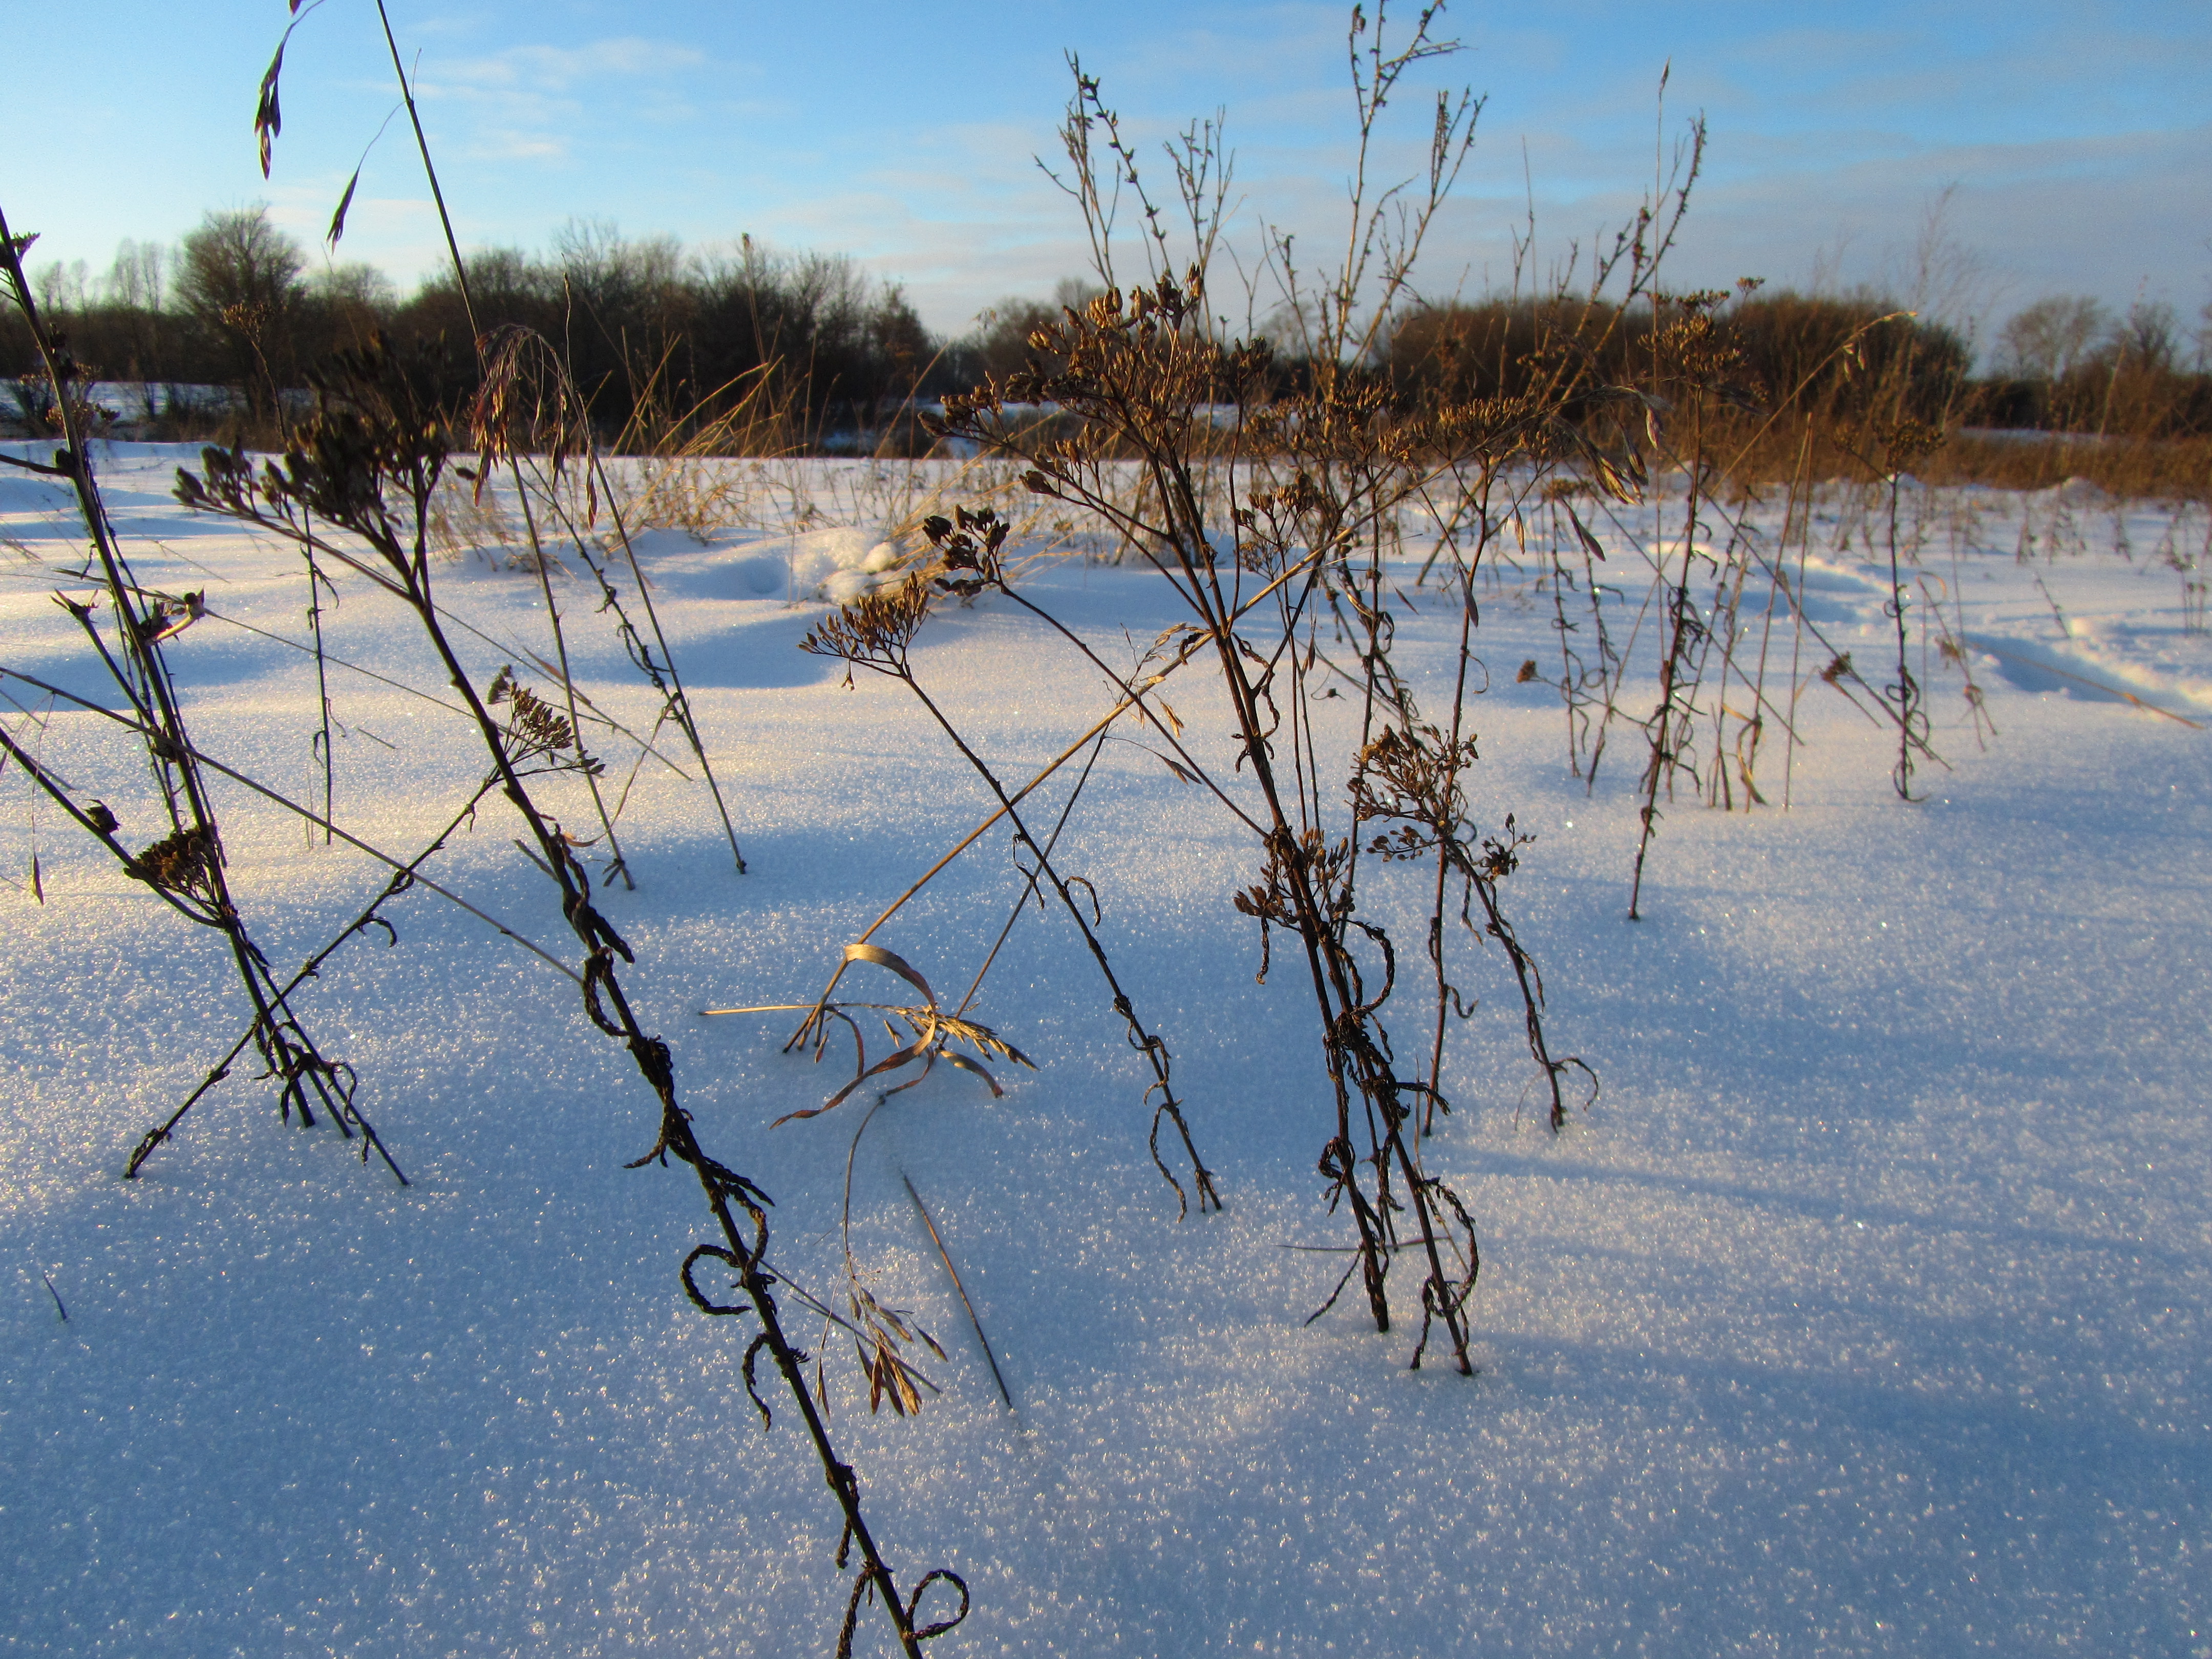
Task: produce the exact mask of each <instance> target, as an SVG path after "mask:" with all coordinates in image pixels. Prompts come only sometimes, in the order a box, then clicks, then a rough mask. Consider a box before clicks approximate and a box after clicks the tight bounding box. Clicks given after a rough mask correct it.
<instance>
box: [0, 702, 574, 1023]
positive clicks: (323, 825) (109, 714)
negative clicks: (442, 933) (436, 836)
mask: <svg viewBox="0 0 2212 1659" xmlns="http://www.w3.org/2000/svg"><path fill="white" fill-rule="evenodd" d="M0 677H5V678H9V679H17V680H21V681H22V682H23V683H24V684H26V685H33V686H36V687H38V688H39V690H42V691H45V692H46V693H47V694H48V695H49V696H56V697H60V698H63V699H64V700H65V701H67V702H72V703H75V704H76V706H77V707H78V708H82V709H85V710H87V711H88V713H91V714H102V715H105V716H106V718H107V719H109V720H113V721H115V722H116V723H117V724H118V725H120V726H125V727H127V728H129V729H130V730H131V731H132V732H137V734H138V735H139V736H141V737H144V738H151V737H153V736H154V735H155V732H154V728H152V727H151V726H144V725H142V724H140V723H139V722H138V721H137V720H132V719H131V717H130V716H128V715H126V714H118V713H116V711H115V710H113V709H112V708H102V707H101V706H100V704H98V703H96V702H91V701H89V700H88V699H86V698H83V697H80V696H76V694H75V693H73V692H69V691H64V690H62V689H61V688H60V687H58V686H54V685H49V684H46V681H44V680H41V679H38V678H33V676H31V675H29V674H26V673H22V672H21V671H18V670H15V669H12V668H5V667H0ZM191 757H192V760H193V761H194V763H196V764H197V765H200V766H204V767H205V768H206V769H208V770H209V771H210V772H215V773H219V774H220V775H222V776H224V777H226V778H228V779H229V780H230V781H232V782H233V783H237V784H242V785H244V786H245V787H246V788H248V789H251V790H252V791H253V793H255V794H257V795H259V796H261V797H262V798H263V799H265V800H268V801H270V802H271V803H273V804H274V805H278V806H281V807H283V809H284V810H285V811H288V812H290V813H293V814H294V815H295V816H296V817H300V818H301V819H302V820H304V821H305V822H306V823H307V824H309V825H310V826H311V827H313V828H315V829H323V830H325V831H327V832H329V833H330V834H331V835H332V836H336V837H337V839H338V840H340V841H342V842H345V844H346V845H347V846H349V847H350V848H354V849H355V850H356V852H362V853H366V854H368V855H369V857H371V858H373V859H374V860H376V861H377V862H378V863H380V864H382V865H384V866H386V867H388V868H390V869H392V870H401V871H411V873H412V876H413V881H414V884H415V885H416V886H417V887H420V888H422V889H423V890H426V891H428V892H432V893H435V894H436V895H437V896H439V897H440V898H441V899H443V900H445V901H446V902H447V903H448V904H451V905H453V906H455V907H456V908H459V909H462V910H465V911H466V912H468V914H469V915H472V916H474V917H475V918H476V919H477V921H481V922H482V923H483V924H484V926H486V927H489V928H490V929H491V930H492V932H494V933H497V934H498V935H499V936H500V937H501V939H513V941H514V942H515V943H516V944H517V945H520V946H521V947H522V948H523V949H524V950H526V951H529V952H530V953H531V954H532V956H534V957H537V958H538V960H539V961H541V962H543V963H544V964H545V965H546V966H547V967H549V968H550V969H553V970H554V971H555V972H556V973H559V974H562V975H566V976H567V977H568V979H569V980H571V981H574V983H576V984H577V985H581V984H582V983H583V982H584V981H583V976H582V975H580V974H578V973H577V972H576V970H575V969H573V968H571V967H570V966H569V965H568V963H565V962H563V961H562V960H561V958H560V957H556V956H555V955H553V954H552V952H550V951H547V950H545V949H544V948H543V947H542V946H540V945H538V944H536V943H535V942H534V941H532V939H527V938H526V937H525V936H524V935H522V934H520V933H516V932H515V931H514V929H513V928H512V927H508V926H507V924H506V923H505V922H503V921H501V920H500V919H499V918H498V917H497V916H495V915H492V914H491V913H490V912H489V911H487V910H480V909H478V908H477V907H476V906H475V905H473V904H471V903H470V902H469V901H468V900H466V899H465V898H463V897H462V896H460V895H459V893H456V892H454V891H453V890H452V889H451V888H448V887H443V886H441V885H440V884H438V883H436V882H435V881H433V880H431V879H430V878H429V877H428V876H426V875H424V874H422V872H420V871H419V870H413V869H412V866H410V865H408V864H406V863H404V862H403V861H402V860H398V859H396V858H394V857H393V856H392V854H389V853H387V852H386V851H385V850H384V849H383V848H380V847H376V846H374V845H372V844H371V843H369V842H366V841H363V840H362V839H361V837H360V836H356V835H354V834H352V833H351V832H349V831H348V830H346V829H343V828H341V827H340V826H339V825H338V824H337V823H333V822H332V821H331V820H330V819H328V818H325V817H322V816H321V815H320V814H319V813H317V812H315V811H313V810H312V809H311V808H308V807H306V806H302V805H300V804H299V802H297V801H295V800H293V799H289V797H287V796H285V795H283V794H280V793H278V792H277V791H276V790H274V789H271V788H270V787H269V786H268V785H267V784H265V783H263V782H261V781H259V780H258V779H257V778H254V777H252V776H250V775H247V774H246V773H244V772H241V771H240V770H238V769H237V768H235V767H232V766H226V765H224V764H223V763H222V762H221V761H219V760H217V759H216V758H215V757H214V756H212V755H210V754H208V753H206V752H205V751H204V750H198V749H194V750H191ZM42 787H46V789H47V793H50V794H53V793H55V792H56V791H57V790H58V787H59V786H58V785H46V786H42ZM56 799H63V797H61V796H59V795H58V794H57V795H56ZM478 799H482V797H481V795H480V796H479V797H478ZM64 805H66V806H68V808H69V810H70V816H71V817H76V819H77V820H78V822H79V823H85V824H87V826H88V827H89V824H90V820H89V818H88V817H87V816H86V815H85V814H83V813H82V811H81V810H80V809H79V808H78V807H77V806H76V804H75V803H74V802H70V801H68V800H66V799H64ZM102 839H103V840H105V839H107V837H106V836H104V835H103V836H102ZM112 850H113V851H114V852H115V853H116V855H117V856H118V858H121V859H124V860H126V861H127V860H128V859H129V857H130V854H129V853H128V851H127V850H125V849H124V848H122V846H121V844H120V843H119V842H118V843H115V844H114V846H113V847H112ZM156 891H157V892H158V893H159V894H160V896H161V897H162V898H164V899H167V901H168V902H170V903H171V904H172V905H175V904H176V900H175V898H174V897H173V896H171V895H170V894H169V893H168V892H167V891H166V890H160V889H157V890H156ZM188 914H189V913H188Z"/></svg>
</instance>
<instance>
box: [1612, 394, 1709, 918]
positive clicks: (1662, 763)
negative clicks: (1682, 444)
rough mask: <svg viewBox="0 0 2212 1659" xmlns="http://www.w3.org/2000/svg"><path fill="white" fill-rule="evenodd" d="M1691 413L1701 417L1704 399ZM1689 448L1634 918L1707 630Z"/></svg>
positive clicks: (1642, 815)
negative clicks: (1697, 583) (1691, 666)
mask: <svg viewBox="0 0 2212 1659" xmlns="http://www.w3.org/2000/svg"><path fill="white" fill-rule="evenodd" d="M1702 418H1703V406H1702V403H1701V404H1699V410H1698V412H1697V414H1695V415H1693V416H1692V419H1693V420H1697V421H1700V422H1701V421H1702ZM1690 453H1691V465H1690V473H1689V488H1688V490H1687V492H1686V495H1687V500H1686V502H1685V504H1684V507H1683V522H1682V574H1681V579H1680V580H1679V581H1677V582H1675V583H1674V586H1673V589H1672V592H1671V593H1670V595H1669V597H1668V609H1667V648H1666V652H1665V654H1664V655H1663V656H1662V658H1661V659H1660V664H1659V706H1658V707H1657V708H1655V709H1654V710H1652V712H1651V719H1650V723H1649V724H1648V725H1647V726H1645V728H1644V732H1645V735H1646V737H1647V738H1648V739H1649V740H1650V754H1649V757H1647V758H1646V759H1645V761H1644V777H1643V781H1642V784H1641V788H1642V793H1643V795H1644V802H1643V805H1640V806H1638V808H1637V809H1636V816H1637V822H1638V834H1637V838H1636V872H1635V875H1634V877H1633V878H1632V880H1631V882H1630V884H1629V889H1628V919H1629V920H1630V921H1643V919H1644V917H1643V913H1642V911H1641V910H1640V909H1639V908H1638V906H1639V905H1640V903H1641V902H1642V900H1643V897H1644V860H1645V858H1646V857H1647V856H1648V855H1649V854H1650V851H1651V837H1652V836H1653V835H1654V834H1655V833H1656V831H1657V829H1658V827H1659V791H1660V790H1661V789H1662V787H1663V788H1665V789H1666V790H1668V793H1669V794H1670V795H1671V794H1672V793H1673V789H1674V775H1675V773H1676V772H1677V771H1678V770H1679V769H1680V768H1681V767H1682V766H1683V764H1684V761H1685V756H1684V747H1685V744H1686V737H1687V728H1688V725H1689V721H1690V718H1691V716H1690V714H1689V712H1688V711H1687V710H1686V709H1678V708H1676V706H1675V693H1676V691H1677V690H1680V686H1681V682H1682V670H1683V664H1684V659H1686V657H1687V655H1688V653H1689V651H1690V648H1691V647H1692V644H1693V643H1694V642H1695V641H1696V639H1697V638H1698V636H1699V635H1701V634H1702V633H1703V632H1704V629H1702V628H1701V627H1700V626H1699V623H1698V620H1697V614H1696V607H1695V606H1694V605H1692V604H1691V602H1690V569H1691V566H1692V562H1694V561H1695V560H1696V558H1697V556H1698V494H1699V490H1698V486H1699V482H1700V480H1699V471H1698V469H1699V465H1700V464H1701V462H1702V460H1703V446H1702V445H1701V444H1700V443H1699V442H1698V441H1696V440H1694V439H1693V440H1692V443H1691V447H1690Z"/></svg>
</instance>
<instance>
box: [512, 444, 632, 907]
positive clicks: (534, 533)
mask: <svg viewBox="0 0 2212 1659" xmlns="http://www.w3.org/2000/svg"><path fill="white" fill-rule="evenodd" d="M507 466H508V470H509V472H510V474H511V476H512V477H513V480H514V492H515V499H516V501H518V502H519V503H520V506H521V507H522V523H523V527H524V529H525V530H526V531H527V532H528V533H529V536H530V562H531V564H532V566H533V567H534V568H536V570H537V572H538V592H539V594H540V595H541V596H542V597H543V598H544V600H545V619H546V621H547V622H548V623H550V625H551V627H552V629H553V651H554V654H555V656H556V658H558V659H559V661H560V680H561V689H562V692H563V693H564V694H565V695H566V696H567V698H568V726H569V729H570V730H572V731H573V732H575V733H576V744H577V750H576V752H577V754H578V756H579V757H581V756H582V755H583V753H584V750H583V732H584V722H583V718H582V716H581V715H580V714H579V712H578V710H577V708H576V681H575V677H574V675H573V674H571V673H570V672H569V671H568V630H567V629H565V628H563V627H562V625H561V604H560V601H559V600H557V599H555V598H554V597H553V573H552V571H551V570H550V568H549V566H550V563H551V561H550V560H549V559H548V558H547V557H546V556H545V550H544V547H543V546H541V545H540V544H539V543H538V515H537V514H536V513H532V511H531V510H530V496H529V494H528V492H527V491H526V490H525V489H523V487H522V469H521V467H520V465H518V464H517V463H516V462H515V460H514V458H513V456H509V457H508V458H507ZM580 771H581V772H582V773H583V775H584V786H585V787H586V788H587V789H589V790H590V791H591V793H592V810H593V811H596V812H597V813H598V814H599V833H600V834H602V835H604V836H605V837H606V838H607V854H608V865H607V868H608V871H609V872H611V873H612V874H615V875H617V876H620V877H621V878H622V883H623V887H625V888H626V889H628V890H630V891H632V892H635V890H637V884H636V883H635V881H633V880H631V879H630V873H629V860H628V859H626V858H624V857H623V850H622V842H620V841H619V840H618V839H617V837H616V836H615V823H614V820H613V819H612V818H611V817H608V816H607V803H606V800H605V797H604V796H602V795H601V794H600V793H599V773H598V772H597V771H595V770H594V769H592V768H591V767H589V766H585V767H581V768H580Z"/></svg>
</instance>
